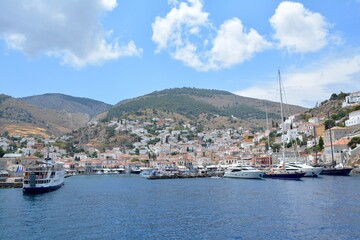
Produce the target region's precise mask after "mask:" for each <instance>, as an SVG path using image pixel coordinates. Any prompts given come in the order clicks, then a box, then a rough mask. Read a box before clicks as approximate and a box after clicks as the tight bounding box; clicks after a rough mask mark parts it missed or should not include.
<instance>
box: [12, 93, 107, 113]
mask: <svg viewBox="0 0 360 240" xmlns="http://www.w3.org/2000/svg"><path fill="white" fill-rule="evenodd" d="M19 100H21V101H23V102H26V103H29V104H32V105H35V106H38V107H41V108H48V109H53V110H59V111H63V112H66V113H83V114H86V115H88V116H89V118H92V117H94V116H96V115H98V114H100V113H103V112H106V111H107V110H109V109H110V108H111V105H110V104H106V103H103V102H100V101H96V100H93V99H89V98H80V97H72V96H68V95H64V94H59V93H48V94H43V95H37V96H31V97H24V98H19Z"/></svg>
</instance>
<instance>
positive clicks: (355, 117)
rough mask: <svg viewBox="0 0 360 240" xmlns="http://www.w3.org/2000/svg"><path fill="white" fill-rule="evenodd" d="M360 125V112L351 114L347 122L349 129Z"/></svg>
mask: <svg viewBox="0 0 360 240" xmlns="http://www.w3.org/2000/svg"><path fill="white" fill-rule="evenodd" d="M359 124H360V110H358V111H355V112H351V113H350V114H349V120H346V121H345V125H346V126H347V127H350V126H354V125H359Z"/></svg>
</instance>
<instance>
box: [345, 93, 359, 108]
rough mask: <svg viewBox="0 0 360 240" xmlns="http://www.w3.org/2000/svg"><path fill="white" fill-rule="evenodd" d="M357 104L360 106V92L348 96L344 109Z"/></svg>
mask: <svg viewBox="0 0 360 240" xmlns="http://www.w3.org/2000/svg"><path fill="white" fill-rule="evenodd" d="M356 104H360V91H358V92H353V93H351V94H350V95H349V96H346V97H345V100H344V102H343V103H342V107H349V106H353V105H356Z"/></svg>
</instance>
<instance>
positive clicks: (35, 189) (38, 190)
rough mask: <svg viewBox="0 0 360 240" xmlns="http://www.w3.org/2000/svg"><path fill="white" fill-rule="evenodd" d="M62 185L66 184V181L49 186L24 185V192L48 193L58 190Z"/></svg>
mask: <svg viewBox="0 0 360 240" xmlns="http://www.w3.org/2000/svg"><path fill="white" fill-rule="evenodd" d="M62 186H64V183H61V184H59V185H55V186H47V187H24V188H23V193H24V194H38V193H47V192H52V191H55V190H58V189H59V188H61V187H62Z"/></svg>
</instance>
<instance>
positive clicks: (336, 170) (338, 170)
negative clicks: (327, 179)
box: [321, 163, 353, 176]
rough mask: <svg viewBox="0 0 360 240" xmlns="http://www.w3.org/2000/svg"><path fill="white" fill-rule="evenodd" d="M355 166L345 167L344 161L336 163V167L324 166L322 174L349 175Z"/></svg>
mask: <svg viewBox="0 0 360 240" xmlns="http://www.w3.org/2000/svg"><path fill="white" fill-rule="evenodd" d="M352 169H353V168H351V167H344V165H343V164H342V163H340V164H338V165H336V166H335V167H329V168H326V167H325V168H324V170H323V171H322V172H321V175H330V176H349V175H350V172H351V170H352Z"/></svg>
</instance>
